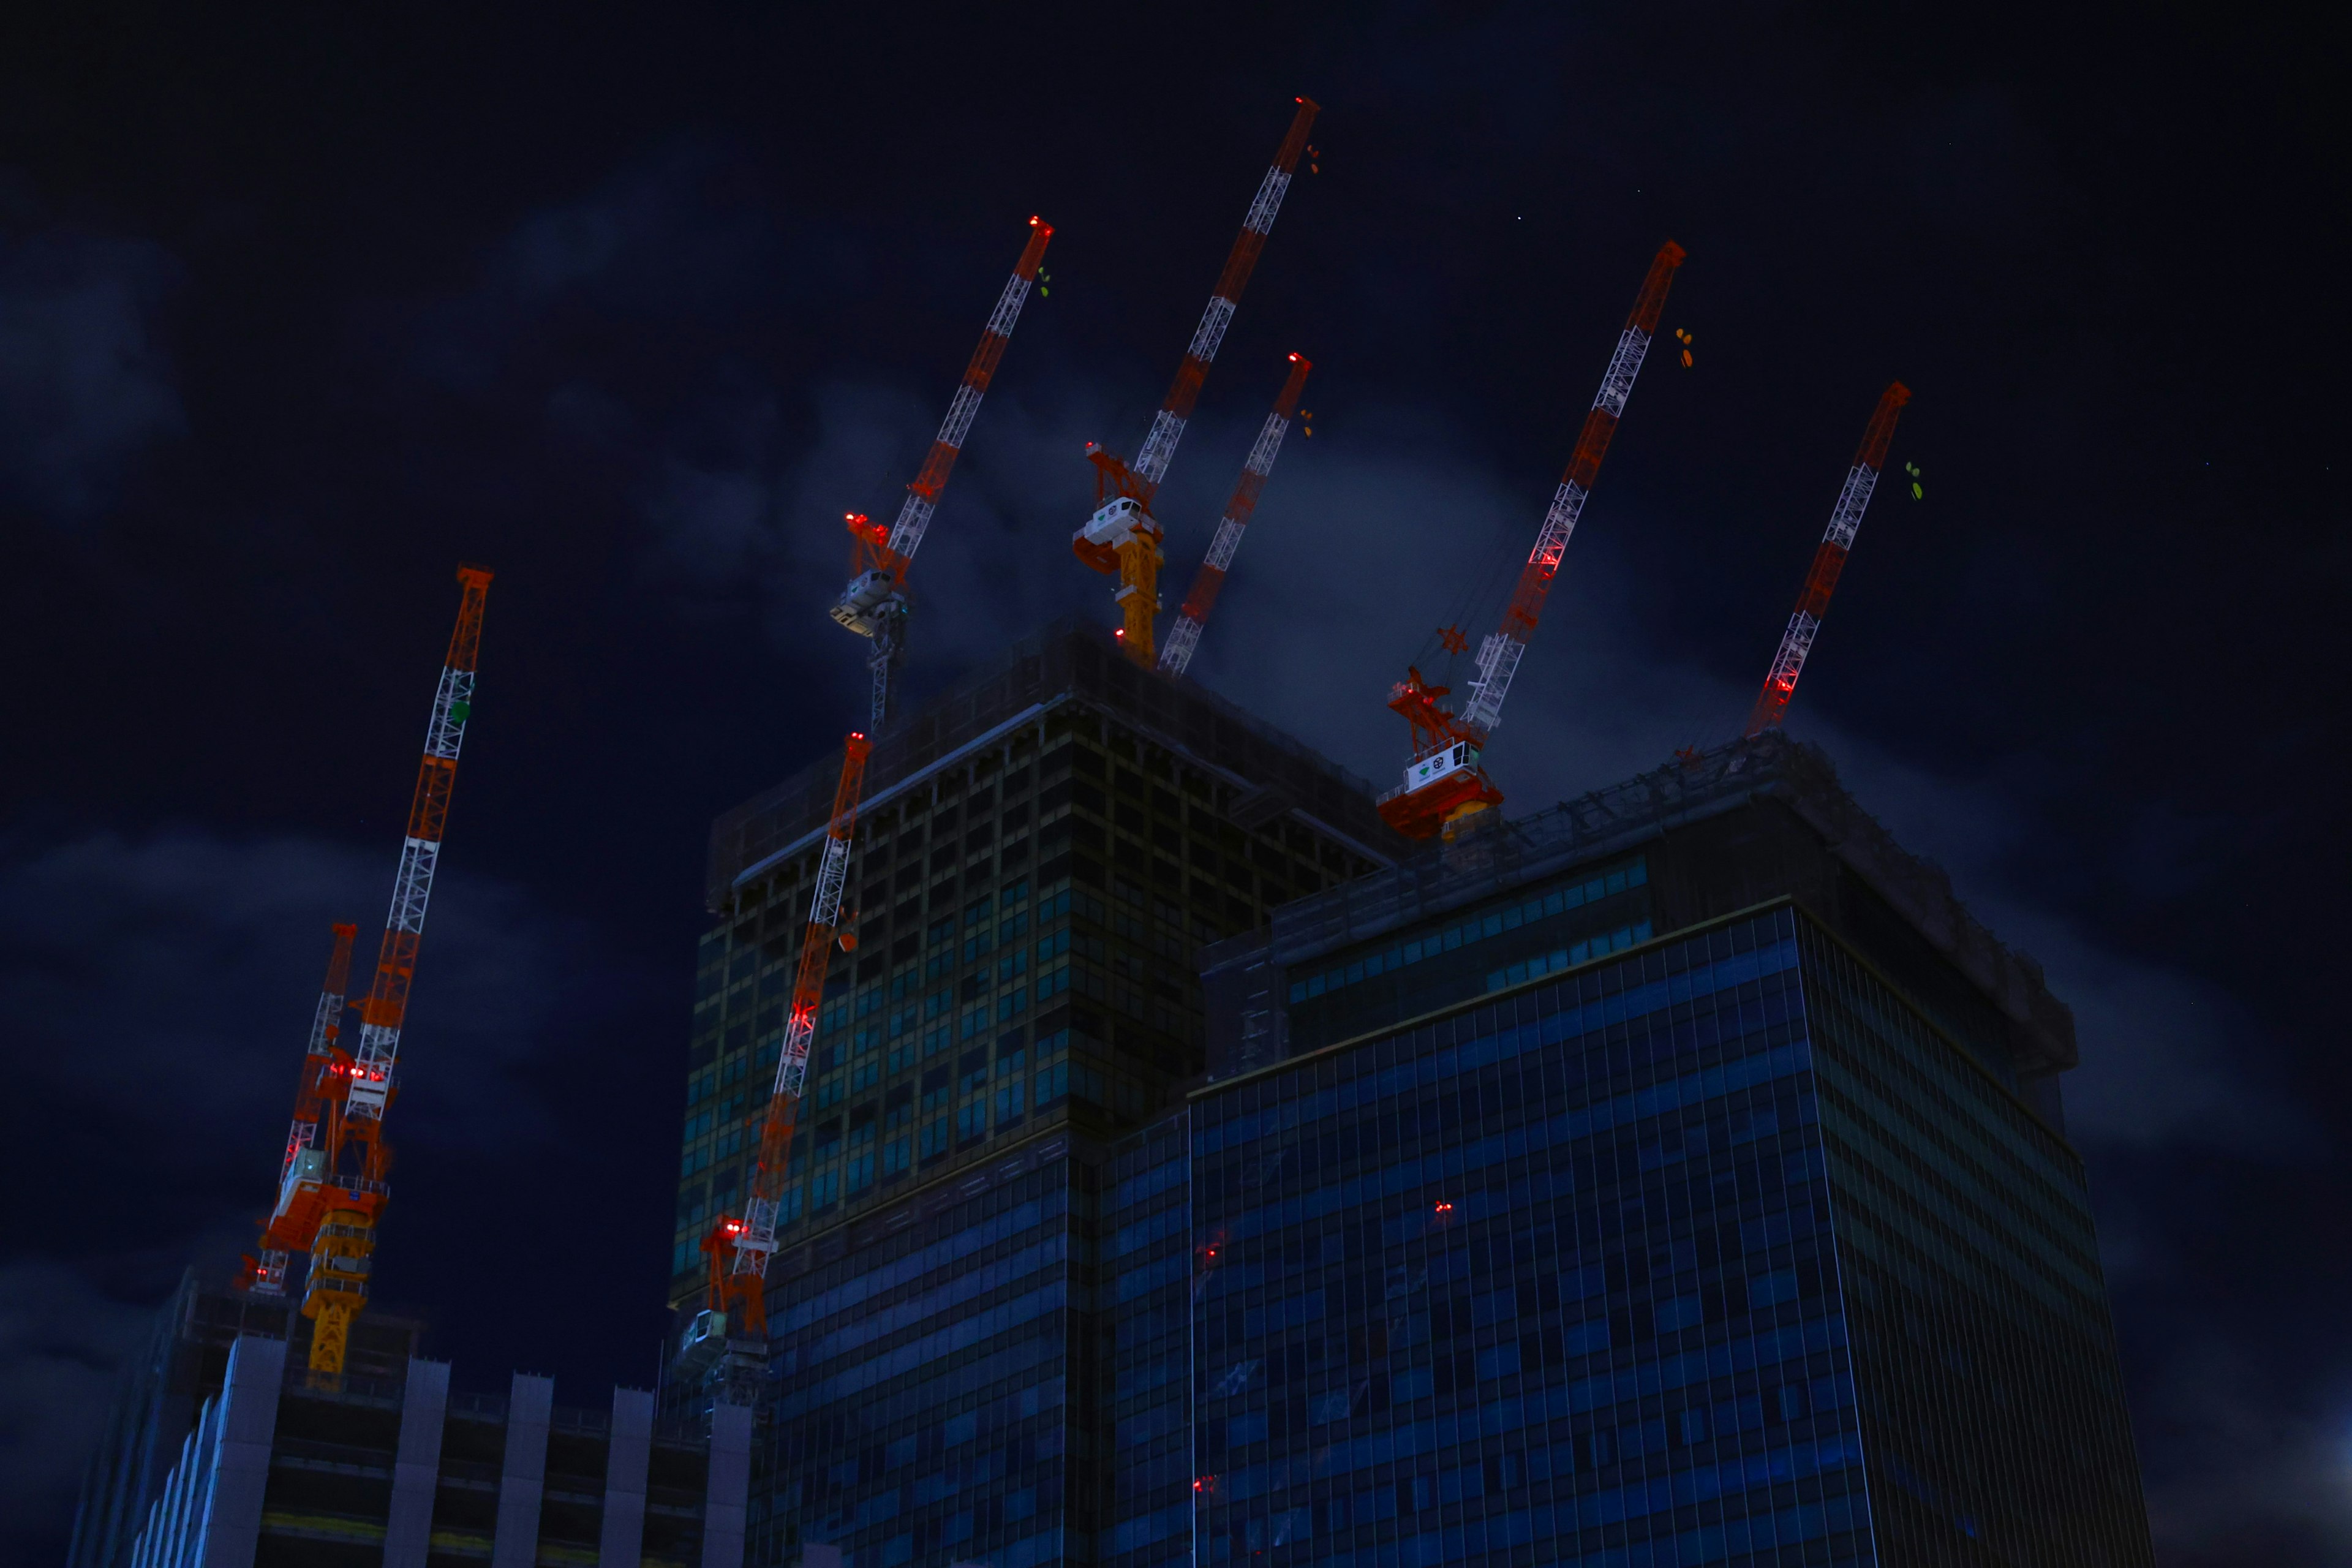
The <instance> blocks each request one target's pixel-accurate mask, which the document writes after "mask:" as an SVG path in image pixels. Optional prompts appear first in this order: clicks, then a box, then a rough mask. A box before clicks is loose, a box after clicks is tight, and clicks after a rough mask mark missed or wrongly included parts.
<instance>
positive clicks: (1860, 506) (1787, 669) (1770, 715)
mask: <svg viewBox="0 0 2352 1568" xmlns="http://www.w3.org/2000/svg"><path fill="white" fill-rule="evenodd" d="M1910 401H1911V389H1910V388H1909V387H1907V386H1906V385H1904V384H1902V383H1901V382H1899V381H1891V382H1889V383H1887V384H1886V390H1885V392H1883V393H1880V394H1879V395H1878V406H1877V407H1876V408H1875V409H1874V410H1872V412H1871V416H1870V424H1869V425H1868V426H1866V427H1865V428H1864V431H1863V434H1862V446H1861V447H1860V448H1859V449H1857V450H1856V451H1855V453H1854V455H1853V467H1852V468H1848V469H1847V470H1846V475H1845V484H1844V485H1843V487H1842V488H1841V489H1839V490H1838V499H1837V505H1836V506H1835V507H1834V508H1833V509H1832V510H1831V512H1830V525H1829V528H1828V530H1827V531H1824V532H1823V533H1822V542H1821V546H1820V548H1818V549H1816V550H1815V551H1814V552H1813V564H1812V567H1811V570H1810V571H1808V572H1807V573H1806V574H1805V585H1804V587H1803V588H1801V590H1799V591H1798V594H1797V607H1796V609H1795V610H1794V611H1793V612H1791V613H1790V616H1789V629H1788V630H1786V631H1785V632H1782V633H1781V634H1780V647H1779V648H1778V649H1777V650H1776V651H1775V652H1774V653H1773V655H1772V668H1770V669H1769V670H1768V671H1767V672H1766V673H1765V676H1764V689H1762V690H1761V691H1759V692H1758V693H1757V694H1756V706H1755V708H1754V709H1753V710H1751V711H1750V712H1749V713H1748V731H1747V732H1748V735H1750V736H1754V735H1759V734H1762V733H1763V732H1764V731H1767V730H1770V729H1775V728H1778V727H1779V725H1780V721H1781V719H1782V718H1783V717H1785V716H1786V715H1787V713H1788V711H1789V699H1790V698H1791V697H1794V696H1795V695H1796V694H1797V677H1798V676H1799V675H1800V674H1801V673H1802V672H1803V670H1804V668H1805V656H1806V655H1807V654H1809V653H1811V651H1812V647H1813V637H1814V635H1815V634H1816V633H1818V632H1819V631H1820V630H1821V627H1822V616H1826V615H1827V614H1829V609H1830V595H1831V594H1832V593H1834V592H1835V591H1836V589H1837V580H1838V574H1840V573H1841V572H1843V571H1844V570H1845V558H1846V555H1847V553H1848V552H1850V551H1852V550H1853V536H1854V533H1855V531H1857V530H1859V529H1860V528H1861V527H1862V514H1863V512H1864V510H1867V509H1868V508H1869V506H1870V496H1871V492H1872V491H1873V490H1874V489H1877V487H1878V471H1879V469H1880V468H1884V467H1885V464H1886V447H1887V445H1888V443H1890V442H1891V441H1893V440H1894V439H1895V419H1896V417H1897V416H1899V415H1900V414H1901V413H1902V412H1903V405H1905V404H1906V403H1908V402H1910Z"/></svg>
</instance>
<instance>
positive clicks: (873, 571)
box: [833, 217, 1054, 733]
mask: <svg viewBox="0 0 2352 1568" xmlns="http://www.w3.org/2000/svg"><path fill="white" fill-rule="evenodd" d="M1053 237H1054V226H1053V225H1051V224H1049V223H1047V222H1045V220H1044V219H1042V218H1034V217H1033V218H1031V219H1030V220H1029V242H1028V243H1027V244H1026V245H1024V246H1023V247H1022V248H1021V259H1020V260H1019V261H1017V262H1015V263H1013V277H1012V278H1011V279H1010V280H1008V281H1007V282H1006V283H1005V285H1004V291H1003V293H1002V294H999V295H998V296H997V297H996V309H994V310H991V311H990V312H989V313H988V325H987V326H986V327H985V328H983V329H982V331H981V334H980V346H979V347H978V348H976V349H974V350H972V352H971V363H970V364H968V365H966V366H965V367H964V373H963V380H962V382H961V383H960V384H958V385H957V387H956V394H955V400H954V401H953V402H951V403H950V404H949V405H948V416H947V417H946V418H945V419H944V420H942V421H940V433H939V435H938V436H937V437H933V438H932V441H931V449H930V452H929V456H927V457H925V458H924V459H923V468H922V471H921V472H920V473H919V474H917V475H916V476H915V481H914V483H912V484H910V485H908V487H907V499H906V500H903V501H901V502H899V504H898V521H895V522H893V523H892V524H891V525H890V526H889V527H888V528H887V529H886V528H884V527H883V526H882V525H881V524H880V523H878V522H875V521H871V520H870V519H868V518H867V517H866V514H865V513H864V512H850V513H848V514H847V517H848V522H849V534H850V537H851V539H852V540H854V541H855V543H854V545H853V546H852V550H853V552H854V553H855V556H856V560H855V562H854V563H853V566H852V570H853V572H854V575H853V576H851V578H850V579H849V585H848V586H847V587H845V588H844V589H843V590H842V591H841V598H840V599H839V600H838V601H837V602H836V603H835V605H834V606H833V618H834V619H835V620H836V621H838V622H840V623H841V624H842V625H843V626H847V627H848V628H849V629H850V630H851V631H853V632H856V634H857V635H858V636H860V637H871V638H873V639H874V647H873V650H872V651H871V652H870V653H869V654H868V655H867V656H866V667H867V669H868V671H869V673H870V674H871V675H872V677H873V694H872V698H871V701H870V705H869V712H868V720H867V727H868V728H869V729H871V730H872V731H875V732H877V733H879V732H880V731H881V729H882V726H883V724H884V722H885V721H887V719H888V717H889V711H890V707H891V703H892V700H893V695H894V689H895V687H896V683H897V679H898V660H899V658H900V657H901V656H902V655H903V654H904V652H905V650H906V631H907V609H908V605H907V595H906V586H907V568H908V566H909V565H911V564H912V563H914V559H915V552H916V551H917V550H918V549H919V548H920V547H921V545H922V542H923V532H924V531H925V530H926V529H928V528H929V527H930V523H931V513H932V512H933V511H935V510H938V508H939V504H940V492H941V491H943V490H945V489H947V484H948V475H949V473H950V472H951V471H952V470H953V469H954V468H955V460H956V458H957V457H958V456H959V455H960V454H961V452H962V451H963V444H964V440H965V438H966V437H968V436H970V435H971V422H972V417H973V416H975V415H977V414H978V413H979V412H980V400H981V398H982V396H984V395H986V394H987V392H988V384H989V382H990V380H991V379H992V378H993V377H994V376H995V374H996V363H997V361H998V360H1000V359H1002V358H1003V356H1004V345H1005V344H1006V343H1007V342H1010V341H1011V340H1012V337H1013V324H1014V323H1015V322H1017V321H1020V319H1021V307H1022V306H1023V305H1024V304H1025V303H1026V302H1027V301H1028V299H1029V289H1030V287H1031V286H1032V285H1033V284H1034V283H1035V282H1036V281H1037V267H1038V264H1039V263H1040V262H1041V261H1043V260H1044V259H1045V242H1046V241H1047V240H1049V239H1051V238H1053Z"/></svg>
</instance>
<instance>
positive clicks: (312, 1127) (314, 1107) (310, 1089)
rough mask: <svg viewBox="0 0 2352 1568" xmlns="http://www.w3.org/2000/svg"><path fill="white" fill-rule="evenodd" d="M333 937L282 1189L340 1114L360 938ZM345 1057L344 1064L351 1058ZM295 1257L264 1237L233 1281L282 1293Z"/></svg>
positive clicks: (342, 931)
mask: <svg viewBox="0 0 2352 1568" xmlns="http://www.w3.org/2000/svg"><path fill="white" fill-rule="evenodd" d="M328 929H329V931H330V932H331V935H332V937H333V939H334V940H333V942H332V943H331V945H330V947H329V948H328V950H327V979H326V983H325V984H322V985H321V986H320V988H319V1005H318V1007H317V1009H316V1010H315V1011H314V1012H313V1013H312V1014H311V1016H310V1045H309V1047H308V1048H307V1049H305V1050H304V1051H303V1053H302V1076H301V1078H300V1079H299V1081H298V1082H297V1083H296V1085H295V1088H294V1122H293V1125H292V1126H291V1127H290V1128H289V1129H288V1131H287V1133H286V1153H285V1157H284V1158H283V1159H281V1160H280V1161H279V1162H278V1186H279V1187H280V1188H281V1189H282V1188H284V1186H285V1185H286V1178H287V1175H288V1173H290V1172H291V1171H292V1170H293V1169H294V1162H295V1161H296V1160H298V1159H299V1158H300V1157H301V1155H302V1152H303V1151H305V1150H308V1149H316V1148H319V1147H320V1145H321V1142H322V1139H321V1132H322V1131H324V1132H325V1133H326V1140H325V1141H331V1138H332V1136H333V1129H332V1127H331V1125H329V1126H327V1127H325V1128H324V1129H322V1127H321V1123H325V1122H327V1121H328V1119H329V1118H330V1117H333V1116H339V1115H341V1111H342V1100H341V1095H340V1094H338V1093H336V1092H335V1078H336V1072H335V1066H336V1059H337V1052H336V1042H337V1041H338V1040H339V1039H340V1038H341V1037H342V1032H343V1005H344V1003H343V999H344V995H345V994H346V993H347V992H349V990H350V989H351V979H352V942H353V941H354V940H355V939H356V938H357V937H358V936H359V933H360V928H359V927H357V926H355V925H337V926H331V927H330V928H328ZM343 1059H345V1060H348V1059H349V1058H343ZM292 1261H293V1254H292V1253H291V1252H290V1251H289V1250H288V1249H286V1248H284V1247H272V1246H271V1245H270V1244H269V1238H268V1237H267V1236H266V1235H265V1236H264V1237H263V1238H262V1242H261V1256H260V1258H247V1259H246V1260H245V1262H246V1267H245V1272H244V1274H243V1275H242V1276H241V1277H240V1278H239V1279H238V1281H237V1283H238V1284H239V1285H240V1286H241V1287H243V1288H244V1289H248V1290H253V1291H256V1292H257V1293H259V1294H261V1295H264V1296H282V1295H284V1294H285V1293H286V1268H287V1265H288V1264H289V1263H291V1262H292Z"/></svg>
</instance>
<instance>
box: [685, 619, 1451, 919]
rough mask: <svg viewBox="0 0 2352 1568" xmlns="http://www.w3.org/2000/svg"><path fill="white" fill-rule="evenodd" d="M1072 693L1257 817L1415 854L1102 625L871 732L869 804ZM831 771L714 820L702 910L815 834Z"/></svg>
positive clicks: (833, 758)
mask: <svg viewBox="0 0 2352 1568" xmlns="http://www.w3.org/2000/svg"><path fill="white" fill-rule="evenodd" d="M1071 696H1076V697H1078V698H1082V699H1090V700H1094V701H1097V702H1099V703H1101V704H1103V705H1104V706H1106V707H1108V708H1110V709H1112V710H1116V711H1118V713H1120V714H1121V715H1122V716H1123V717H1124V718H1126V719H1127V720H1128V721H1129V722H1131V723H1133V724H1134V725H1135V727H1136V728H1137V729H1138V730H1139V731H1145V732H1148V733H1150V735H1152V736H1153V738H1155V739H1156V740H1158V741H1160V742H1163V743H1165V744H1166V745H1167V746H1168V747H1169V748H1170V749H1171V750H1173V751H1176V752H1181V753H1183V754H1184V755H1186V756H1188V757H1189V758H1191V759H1192V761H1194V762H1196V763H1202V764H1203V765H1205V766H1207V767H1210V768H1213V769H1215V770H1218V771H1221V772H1223V773H1227V774H1228V775H1230V776H1231V777H1233V778H1234V779H1235V780H1237V781H1240V782H1243V783H1246V784H1249V785H1251V786H1253V787H1254V789H1255V792H1256V793H1257V794H1259V795H1262V796H1263V797H1264V798H1263V801H1262V803H1261V805H1262V810H1263V815H1264V816H1266V817H1269V818H1270V817H1272V816H1276V815H1277V814H1279V813H1281V812H1285V811H1297V812H1302V813H1305V814H1307V816H1311V817H1313V818H1314V819H1316V820H1317V821H1318V823H1319V824H1320V825H1321V826H1324V827H1325V828H1326V829H1327V830H1329V831H1331V832H1333V833H1335V834H1338V835H1342V836H1345V837H1348V838H1349V839H1351V840H1353V841H1355V842H1356V843H1357V844H1358V845H1359V846H1360V847H1362V848H1363V849H1364V850H1365V851H1366V852H1367V853H1368V854H1370V856H1371V857H1372V858H1375V859H1381V860H1394V859H1397V858H1402V856H1404V855H1406V854H1408V853H1409V852H1410V850H1411V846H1410V844H1409V843H1408V841H1406V840H1405V839H1402V838H1400V837H1397V836H1396V835H1395V834H1394V833H1393V832H1391V830H1390V829H1389V827H1388V826H1387V825H1386V824H1384V823H1382V822H1381V819H1380V815H1379V813H1378V812H1377V811H1376V810H1375V809H1374V807H1373V805H1372V799H1373V795H1374V793H1375V792H1374V790H1373V787H1372V785H1371V784H1370V782H1369V781H1367V780H1365V779H1362V778H1360V777H1359V776H1357V775H1356V774H1355V773H1350V772H1349V771H1348V770H1347V769H1346V768H1343V767H1341V766H1340V765H1339V763H1334V762H1332V761H1331V760H1330V759H1329V758H1328V757H1326V756H1324V755H1323V754H1322V753H1320V752H1317V751H1316V750H1315V749H1314V748H1312V747H1311V746H1308V745H1307V744H1306V743H1305V742H1302V741H1299V740H1298V739H1297V738H1296V737H1294V736H1291V735H1288V734H1286V733H1285V732H1284V731H1280V730H1278V729H1276V728H1275V727H1274V726H1273V725H1271V724H1269V723H1267V722H1266V721H1265V720H1263V719H1260V718H1258V717H1257V716H1256V715H1255V714H1253V713H1251V712H1249V711H1248V710H1246V709H1244V708H1242V707H1241V706H1240V705H1239V704H1237V703H1234V702H1233V701H1231V700H1227V699H1225V698H1223V697H1220V696H1218V695H1217V694H1216V693H1215V692H1213V691H1211V690H1209V689H1207V688H1205V687H1203V686H1201V685H1199V684H1198V683H1196V682H1194V681H1192V680H1191V679H1187V678H1185V677H1182V676H1174V677H1171V676H1165V675H1161V674H1160V672H1159V671H1157V670H1150V669H1144V668H1140V667H1139V666H1138V665H1136V664H1135V663H1134V662H1133V661H1132V660H1130V659H1129V658H1127V656H1126V654H1125V653H1124V652H1123V651H1122V650H1121V648H1120V647H1119V644H1118V641H1117V639H1115V638H1114V637H1111V636H1110V634H1109V633H1108V632H1107V631H1104V630H1103V629H1102V628H1100V627H1098V626H1092V625H1089V624H1087V623H1086V622H1082V621H1073V620H1060V621H1055V622H1051V623H1049V624H1047V625H1046V626H1044V627H1042V628H1040V629H1039V630H1037V631H1035V632H1034V633H1032V634H1031V635H1029V636H1028V637H1024V638H1022V639H1021V640H1019V641H1018V642H1015V643H1013V645H1012V647H1009V648H1007V649H1006V650H1005V651H1004V652H1003V654H1002V655H1000V656H999V657H998V658H995V659H993V660H992V661H991V662H990V663H989V664H988V665H987V666H986V667H984V668H981V669H977V670H975V671H973V672H972V673H971V674H969V675H967V676H965V677H964V678H963V679H960V680H958V681H956V682H955V683H954V684H952V685H950V686H949V687H948V688H947V689H945V690H943V691H941V692H940V693H939V694H937V695H936V696H934V697H933V698H931V699H930V700H929V701H927V702H925V703H924V704H923V705H922V706H921V707H920V708H919V709H917V710H915V711H914V712H912V713H910V714H908V715H907V716H906V717H904V718H902V719H900V720H898V721H897V722H896V723H894V724H893V725H892V726H891V728H890V729H889V730H887V731H885V732H884V733H883V734H882V735H881V736H879V737H878V738H877V739H876V741H875V742H874V752H873V755H872V757H871V758H870V759H869V760H868V762H867V763H866V799H867V802H868V803H869V805H880V804H883V802H884V800H885V799H886V798H887V795H888V794H889V793H890V792H891V791H893V790H896V789H898V788H901V787H904V786H905V785H907V784H912V783H914V782H916V781H918V780H919V779H921V778H924V777H926V776H928V775H929V774H930V773H934V772H937V771H939V770H940V769H942V768H945V767H947V766H949V765H950V764H951V763H954V762H955V761H956V760H957V759H958V758H960V757H962V756H965V755H969V754H971V753H973V752H978V751H980V750H981V749H982V748H983V747H985V746H986V745H988V744H989V743H991V742H994V741H997V740H1000V739H1003V738H1005V737H1007V736H1009V735H1011V734H1012V733H1013V731H1016V730H1018V729H1019V728H1020V727H1021V726H1022V725H1023V724H1024V723H1028V722H1031V721H1035V720H1038V719H1040V718H1042V717H1044V715H1045V710H1047V709H1048V708H1050V707H1052V706H1054V705H1055V701H1056V700H1059V699H1062V698H1066V697H1071ZM840 772H841V752H840V750H839V748H837V747H836V748H835V749H834V750H833V751H831V752H828V753H827V754H826V755H825V756H824V757H822V758H820V759H819V760H818V761H816V762H814V763H810V764H809V765H808V766H807V767H804V768H803V769H802V770H801V771H800V772H798V773H794V774H793V776H792V777H790V778H788V779H786V780H784V781H783V782H782V784H777V785H775V786H774V787H772V788H771V789H767V790H763V791H761V793H760V794H758V795H753V796H752V797H751V799H750V800H747V801H745V802H743V803H742V804H741V805H737V806H735V807H733V808H731V809H730V810H729V811H727V812H725V813H723V814H721V815H720V816H719V817H718V819H717V820H716V821H714V822H713V823H712V824H711V828H710V852H709V863H708V874H707V877H706V879H705V884H704V897H705V904H706V907H707V908H708V909H709V910H710V912H712V913H713V914H718V913H721V912H724V911H725V910H726V909H727V906H728V901H729V896H730V892H731V891H732V889H734V888H735V887H736V886H737V885H738V884H739V883H740V882H741V881H743V880H746V879H749V878H750V877H751V876H755V875H757V873H758V871H759V869H760V868H762V867H764V866H767V865H772V864H774V863H775V862H777V861H779V860H782V858H785V857H787V856H790V855H792V854H794V853H797V852H798V851H799V850H801V849H803V848H804V847H808V846H809V845H811V844H813V843H814V839H815V837H816V836H818V835H819V834H822V833H823V832H824V828H825V825H826V823H827V821H828V820H829V819H830V818H831V816H832V813H833V796H834V790H835V784H837V783H838V781H839V776H840Z"/></svg>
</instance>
